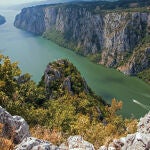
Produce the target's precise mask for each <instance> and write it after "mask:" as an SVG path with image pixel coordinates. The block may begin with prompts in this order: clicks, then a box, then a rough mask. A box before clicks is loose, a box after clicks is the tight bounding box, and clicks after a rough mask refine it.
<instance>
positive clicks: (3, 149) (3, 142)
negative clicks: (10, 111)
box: [0, 124, 14, 150]
mask: <svg viewBox="0 0 150 150" xmlns="http://www.w3.org/2000/svg"><path fill="white" fill-rule="evenodd" d="M2 127H3V125H2V124H0V150H13V148H14V144H13V142H12V140H8V139H6V138H4V137H2Z"/></svg>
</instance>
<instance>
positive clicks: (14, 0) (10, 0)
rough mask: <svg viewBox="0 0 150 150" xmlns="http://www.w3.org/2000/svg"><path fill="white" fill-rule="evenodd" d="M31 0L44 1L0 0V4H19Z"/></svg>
mask: <svg viewBox="0 0 150 150" xmlns="http://www.w3.org/2000/svg"><path fill="white" fill-rule="evenodd" d="M33 1H44V0H0V6H6V5H14V4H21V3H27V2H33Z"/></svg>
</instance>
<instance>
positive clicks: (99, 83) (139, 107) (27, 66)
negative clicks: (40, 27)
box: [0, 10, 150, 117]
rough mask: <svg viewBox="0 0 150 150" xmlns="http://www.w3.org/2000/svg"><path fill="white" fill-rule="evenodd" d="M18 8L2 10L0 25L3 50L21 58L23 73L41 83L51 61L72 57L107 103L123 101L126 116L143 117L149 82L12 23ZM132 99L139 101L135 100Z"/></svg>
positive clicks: (149, 103)
mask: <svg viewBox="0 0 150 150" xmlns="http://www.w3.org/2000/svg"><path fill="white" fill-rule="evenodd" d="M17 13H18V11H17V10H0V14H2V15H4V16H5V17H6V20H7V22H6V23H5V24H4V25H2V26H0V52H1V53H2V54H4V55H7V56H9V57H10V58H11V59H12V61H18V62H19V66H20V67H21V69H22V71H23V73H25V72H28V73H30V74H31V75H32V78H33V80H34V81H36V82H38V81H39V80H40V78H41V76H42V74H43V72H44V70H45V68H46V65H47V64H48V62H51V61H54V60H57V59H59V58H67V59H69V60H70V61H71V62H72V63H73V64H74V65H75V66H76V67H77V68H78V70H79V71H80V72H81V74H82V76H83V77H84V78H85V79H86V81H87V83H88V85H89V86H90V87H91V88H92V90H93V91H95V93H96V94H97V95H101V96H102V97H103V98H104V99H105V100H106V101H107V102H109V103H110V102H111V99H112V98H116V99H117V100H122V101H123V109H122V111H121V114H123V116H124V117H130V116H131V115H132V114H133V115H134V116H135V117H141V116H143V115H144V114H145V113H147V112H148V109H149V110H150V85H148V84H146V83H144V82H143V81H141V80H139V79H138V78H136V77H128V76H125V75H124V74H122V73H120V72H118V71H116V70H114V69H108V68H105V67H103V66H100V65H97V64H94V63H92V62H90V61H89V60H88V59H86V58H84V57H82V56H79V55H77V54H75V53H74V52H72V51H71V50H68V49H65V48H62V47H59V46H58V45H56V44H55V43H53V42H51V41H48V40H46V39H43V38H42V37H38V36H34V35H32V34H30V33H27V32H25V31H22V30H19V29H16V28H15V27H14V26H13V22H14V18H15V15H16V14H17ZM133 99H135V100H137V101H138V103H139V104H137V103H134V102H133Z"/></svg>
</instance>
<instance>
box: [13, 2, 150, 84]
mask: <svg viewBox="0 0 150 150" xmlns="http://www.w3.org/2000/svg"><path fill="white" fill-rule="evenodd" d="M135 2H137V3H135ZM133 4H134V5H133ZM148 6H149V1H148V0H145V1H140V0H139V1H134V0H133V1H127V2H125V1H117V2H101V1H100V2H80V3H76V2H73V3H66V4H53V5H41V6H36V7H30V8H24V9H23V10H22V12H21V13H20V14H19V15H17V16H16V19H15V22H14V25H15V26H16V27H18V28H21V29H23V30H26V31H29V32H32V33H34V34H37V35H41V36H43V37H45V38H47V39H49V40H52V41H54V42H56V43H57V44H59V45H61V46H63V47H66V48H69V49H72V50H74V51H75V52H77V53H78V54H81V55H84V56H87V57H89V58H90V59H91V60H92V61H94V62H96V63H98V64H102V65H105V66H107V67H113V68H120V67H121V68H124V67H123V66H124V65H125V64H127V63H128V62H129V61H131V59H130V60H128V59H129V57H137V56H138V55H135V52H134V51H136V49H137V48H138V47H139V45H140V44H141V42H142V41H143V40H144V39H146V38H147V37H148V36H149V34H150V32H149V28H150V19H149V18H150V10H149V7H148ZM147 45H149V41H147ZM142 47H143V48H144V46H142ZM146 48H149V47H145V49H146ZM139 51H140V50H139ZM141 52H142V55H143V57H146V56H145V52H144V51H141ZM137 59H138V58H137ZM137 59H135V60H137ZM131 63H132V64H134V62H131ZM137 63H138V62H137ZM139 65H140V67H138V65H135V66H134V69H132V71H131V66H129V65H126V67H125V68H126V71H124V70H123V69H119V70H120V71H122V72H124V73H126V74H129V75H137V74H139V73H140V72H142V71H144V70H145V69H149V59H148V62H146V64H145V62H142V63H139ZM143 66H144V67H143ZM134 70H136V71H134ZM129 72H130V73H129ZM146 81H147V80H146Z"/></svg>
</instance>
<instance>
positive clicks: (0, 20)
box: [0, 15, 6, 25]
mask: <svg viewBox="0 0 150 150" xmlns="http://www.w3.org/2000/svg"><path fill="white" fill-rule="evenodd" d="M5 22H6V20H5V18H4V17H3V16H1V15H0V25H1V24H4V23H5Z"/></svg>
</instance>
